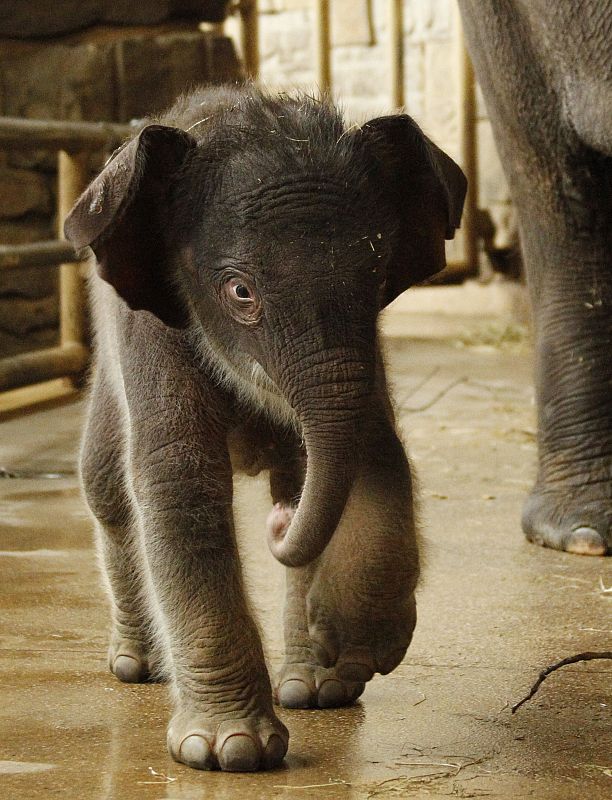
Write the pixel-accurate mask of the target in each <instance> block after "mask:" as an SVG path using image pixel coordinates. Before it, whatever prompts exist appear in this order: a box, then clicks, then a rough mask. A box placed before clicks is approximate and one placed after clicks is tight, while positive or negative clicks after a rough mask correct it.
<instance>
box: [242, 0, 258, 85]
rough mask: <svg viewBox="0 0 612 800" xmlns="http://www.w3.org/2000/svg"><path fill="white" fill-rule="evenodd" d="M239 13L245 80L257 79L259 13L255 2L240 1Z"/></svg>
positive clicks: (255, 0)
mask: <svg viewBox="0 0 612 800" xmlns="http://www.w3.org/2000/svg"><path fill="white" fill-rule="evenodd" d="M238 10H239V13H240V50H241V52H242V60H243V62H244V69H245V72H246V75H247V78H250V79H251V80H254V81H255V80H257V78H259V13H258V9H257V0H242V2H241V3H240V4H239V6H238Z"/></svg>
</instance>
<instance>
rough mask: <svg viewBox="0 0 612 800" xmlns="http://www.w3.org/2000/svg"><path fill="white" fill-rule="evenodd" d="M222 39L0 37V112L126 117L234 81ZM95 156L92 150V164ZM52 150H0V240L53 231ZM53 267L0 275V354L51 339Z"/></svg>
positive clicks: (186, 27) (191, 28)
mask: <svg viewBox="0 0 612 800" xmlns="http://www.w3.org/2000/svg"><path fill="white" fill-rule="evenodd" d="M240 76H241V68H240V65H239V63H238V60H237V58H236V54H235V50H234V47H233V44H232V42H231V39H229V38H227V37H223V36H219V35H216V34H215V33H214V32H211V31H209V32H203V31H201V30H200V29H199V28H198V26H197V25H193V24H191V25H190V24H186V23H185V24H176V23H172V24H166V25H161V26H157V27H153V28H151V27H147V28H133V27H132V28H124V27H122V28H116V27H97V28H93V29H90V30H88V31H86V32H83V33H79V34H73V35H70V36H65V37H60V38H57V39H54V40H51V41H48V40H45V41H16V40H14V39H12V40H4V41H0V114H2V115H4V116H13V117H26V118H33V119H68V120H90V121H97V120H109V121H116V122H127V121H129V120H130V119H133V118H137V117H141V116H144V115H146V114H149V113H152V112H156V111H161V110H163V109H164V108H165V107H167V106H169V105H171V103H172V102H173V101H174V99H175V98H176V96H177V95H178V94H179V93H180V92H182V91H184V90H185V89H186V88H188V87H189V86H191V85H194V84H197V83H201V82H204V81H211V82H213V83H220V82H223V81H226V80H236V78H239V77H240ZM103 159H104V154H102V153H94V154H92V158H91V169H92V174H93V172H95V171H97V170H98V169H99V168H100V166H101V165H102V163H103ZM56 193H57V189H56V156H55V154H49V153H46V152H26V151H12V152H6V153H1V152H0V243H1V244H20V243H27V242H32V241H37V240H41V239H51V238H55V237H56V227H57V221H56V219H55V209H56ZM56 284H57V270H56V269H54V268H49V269H36V270H34V269H30V270H20V271H11V272H4V273H2V272H0V357H1V356H2V355H6V354H7V353H9V352H17V351H20V350H27V349H31V348H32V347H38V346H41V345H45V346H46V345H49V344H52V343H54V341H55V339H56V337H57V322H58V319H57V317H58V309H57V286H56Z"/></svg>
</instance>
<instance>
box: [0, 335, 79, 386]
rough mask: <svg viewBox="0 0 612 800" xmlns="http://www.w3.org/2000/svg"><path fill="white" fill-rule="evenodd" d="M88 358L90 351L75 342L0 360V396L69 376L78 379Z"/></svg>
mask: <svg viewBox="0 0 612 800" xmlns="http://www.w3.org/2000/svg"><path fill="white" fill-rule="evenodd" d="M87 358H88V351H87V348H86V347H85V346H84V345H82V344H77V343H76V342H72V343H71V344H67V345H62V346H61V347H50V348H48V349H46V350H36V351H34V352H32V353H21V354H20V355H17V356H11V357H10V358H3V359H1V360H0V392H6V391H9V390H11V389H18V388H20V387H22V386H28V385H30V384H36V383H41V382H42V381H48V380H51V379H53V378H63V377H66V376H68V375H69V376H74V377H75V378H76V377H77V376H78V375H79V373H81V372H82V371H83V370H84V369H85V366H86V365H87ZM39 399H40V398H39Z"/></svg>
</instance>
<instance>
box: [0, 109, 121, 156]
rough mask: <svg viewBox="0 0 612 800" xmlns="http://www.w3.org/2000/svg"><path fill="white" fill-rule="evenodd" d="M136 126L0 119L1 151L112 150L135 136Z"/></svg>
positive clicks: (71, 151) (12, 118) (108, 123)
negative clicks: (34, 149)
mask: <svg viewBox="0 0 612 800" xmlns="http://www.w3.org/2000/svg"><path fill="white" fill-rule="evenodd" d="M134 128H135V125H119V124H114V123H110V122H62V121H59V120H38V119H36V120H34V119H20V118H18V117H0V148H3V149H11V150H24V149H26V148H28V147H40V148H44V149H48V150H66V151H67V152H70V153H74V152H79V151H82V150H97V149H100V148H102V147H106V148H108V149H112V148H113V147H116V146H118V145H119V144H121V142H123V141H124V139H126V138H128V137H129V136H130V135H131V134H132V133H133V132H134Z"/></svg>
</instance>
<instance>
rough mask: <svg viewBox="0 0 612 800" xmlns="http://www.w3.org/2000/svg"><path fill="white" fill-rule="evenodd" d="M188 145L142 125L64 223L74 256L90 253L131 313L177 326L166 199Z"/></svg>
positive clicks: (181, 137)
mask: <svg viewBox="0 0 612 800" xmlns="http://www.w3.org/2000/svg"><path fill="white" fill-rule="evenodd" d="M195 145H196V143H195V140H194V139H193V138H192V137H191V136H190V135H189V134H187V133H185V132H184V131H181V130H179V129H178V128H170V127H166V126H163V125H148V126H147V127H146V128H143V130H142V131H140V133H139V134H138V136H136V137H135V138H134V139H132V140H131V141H130V142H128V143H127V144H126V145H124V147H123V148H122V149H121V150H119V151H118V152H117V153H116V154H115V155H114V157H113V158H112V159H111V160H110V161H109V162H108V163H107V165H106V166H105V167H104V169H103V170H102V172H101V173H100V175H98V177H97V178H96V179H95V180H94V181H92V183H91V184H90V185H89V186H88V187H87V189H86V190H85V191H84V192H83V194H82V195H81V196H80V198H79V199H78V200H77V202H76V204H75V206H74V208H73V209H72V210H71V212H70V213H69V214H68V217H67V218H66V221H65V223H64V231H65V233H66V237H67V238H68V239H69V240H70V241H71V242H72V244H73V245H74V247H75V249H77V250H80V249H81V248H83V247H86V246H89V247H91V249H92V250H93V251H94V253H95V255H96V259H97V262H98V273H99V275H100V276H101V277H102V278H104V280H105V281H108V283H110V284H111V285H112V286H114V287H115V289H116V290H117V293H118V294H119V295H120V296H121V297H122V298H123V299H124V300H125V302H126V303H127V304H128V305H129V307H130V308H132V309H135V310H138V309H146V310H147V311H151V312H153V314H155V315H156V316H157V317H159V318H160V319H161V320H162V321H163V322H165V323H166V324H167V325H171V326H174V327H180V326H181V325H183V324H185V321H186V314H185V311H184V309H183V308H182V305H181V302H180V300H179V298H178V295H177V291H176V288H175V287H174V286H173V282H172V279H171V277H170V276H169V274H168V264H167V258H166V253H165V247H164V236H163V227H164V225H167V224H168V223H167V219H165V218H164V217H165V216H167V214H166V215H164V201H165V194H166V191H167V189H168V186H169V184H170V181H171V179H172V177H173V176H174V175H175V174H176V172H177V171H178V169H179V168H180V166H181V164H182V163H183V161H184V159H185V156H186V154H187V152H188V151H189V150H190V149H191V148H192V147H195Z"/></svg>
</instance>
